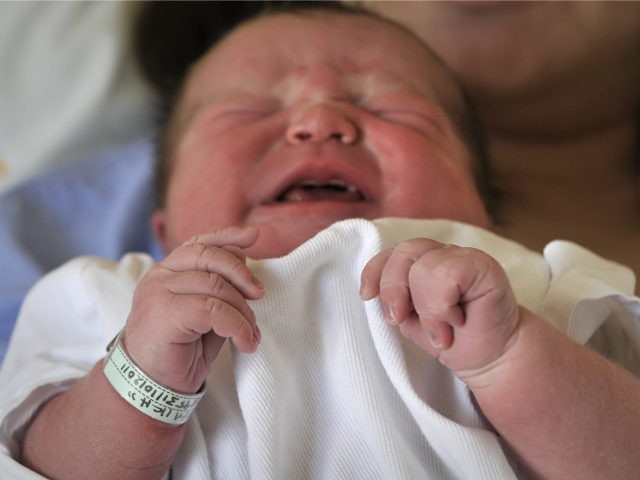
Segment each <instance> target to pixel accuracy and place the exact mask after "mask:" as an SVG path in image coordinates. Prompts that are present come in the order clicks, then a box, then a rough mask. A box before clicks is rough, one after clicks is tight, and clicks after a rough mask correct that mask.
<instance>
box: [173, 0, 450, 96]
mask: <svg viewBox="0 0 640 480" xmlns="http://www.w3.org/2000/svg"><path fill="white" fill-rule="evenodd" d="M322 66H326V67H329V68H330V69H331V70H332V71H334V72H337V73H338V74H339V75H341V76H342V77H344V79H345V80H348V79H352V80H354V81H356V80H357V79H360V81H361V82H364V84H366V82H370V81H383V80H384V81H387V82H388V83H393V81H396V82H402V83H403V84H404V85H405V86H409V87H410V88H412V89H414V90H415V91H416V92H418V93H420V94H423V95H424V96H426V97H430V98H433V99H434V100H438V101H442V100H444V101H445V102H448V101H453V102H455V103H456V104H457V103H458V97H459V91H458V89H457V87H456V86H454V85H455V84H454V82H453V81H452V78H451V76H450V74H449V73H448V71H447V70H446V69H445V67H444V66H443V65H442V63H441V61H440V60H439V59H438V58H437V57H435V55H434V54H433V53H432V52H431V51H430V50H429V49H428V48H426V47H425V46H424V45H423V44H422V43H420V41H419V40H417V38H416V37H414V36H413V35H412V34H411V33H409V32H407V31H405V30H403V29H402V28H401V27H399V26H396V25H395V24H392V23H388V22H387V21H384V20H381V19H378V18H376V17H370V16H368V15H365V14H359V13H337V12H327V11H315V10H313V11H305V12H299V13H273V14H268V15H266V16H263V17H260V18H257V19H254V20H251V21H249V22H247V23H245V24H243V25H241V26H240V27H238V28H237V29H236V30H234V31H232V32H231V33H230V34H229V35H228V36H227V37H225V38H224V39H223V40H222V41H221V42H219V43H218V44H216V45H215V46H213V47H212V48H211V49H210V50H209V51H208V52H207V53H206V54H205V55H204V56H203V58H202V59H201V60H200V61H198V62H197V64H196V65H195V66H194V68H192V70H191V71H190V73H189V76H188V81H187V88H186V89H185V90H184V96H183V99H182V100H183V101H186V102H187V103H190V101H196V102H197V101H198V96H200V95H212V94H213V95H215V94H216V92H220V94H223V92H225V91H228V90H230V89H248V90H250V91H252V90H258V92H259V91H260V90H261V89H265V90H269V89H273V88H274V87H276V86H277V85H279V82H282V81H284V80H286V79H287V78H291V76H292V75H293V76H295V75H296V74H298V75H300V76H302V75H304V73H305V72H306V71H308V70H309V69H314V68H315V69H318V68H319V69H320V70H322V68H321V67H322ZM351 87H352V88H355V89H357V88H364V85H351ZM351 93H355V94H357V93H358V92H351Z"/></svg>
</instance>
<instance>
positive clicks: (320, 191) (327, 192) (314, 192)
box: [284, 185, 361, 202]
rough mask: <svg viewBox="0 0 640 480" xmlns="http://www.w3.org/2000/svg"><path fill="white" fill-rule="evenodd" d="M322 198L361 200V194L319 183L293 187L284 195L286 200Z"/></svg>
mask: <svg viewBox="0 0 640 480" xmlns="http://www.w3.org/2000/svg"><path fill="white" fill-rule="evenodd" d="M323 200H333V201H336V202H357V201H359V200H361V195H360V194H359V193H358V192H356V191H352V190H351V189H346V188H343V187H338V186H331V185H323V186H320V185H319V186H300V187H294V188H292V189H291V190H289V191H288V192H287V193H286V195H285V196H284V201H287V202H319V201H323Z"/></svg>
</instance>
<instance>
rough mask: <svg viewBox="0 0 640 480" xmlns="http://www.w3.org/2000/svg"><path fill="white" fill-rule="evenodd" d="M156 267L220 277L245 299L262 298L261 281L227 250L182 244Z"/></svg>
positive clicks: (200, 244)
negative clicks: (193, 271) (199, 272)
mask: <svg viewBox="0 0 640 480" xmlns="http://www.w3.org/2000/svg"><path fill="white" fill-rule="evenodd" d="M159 265H161V266H162V267H164V268H167V269H169V270H172V271H175V272H184V271H190V270H196V271H203V272H209V273H214V274H217V275H220V276H222V277H224V278H225V279H226V280H227V281H228V282H229V283H230V284H231V285H233V286H234V287H235V288H237V289H238V290H239V291H240V292H241V293H242V294H243V295H244V296H245V297H246V298H251V299H258V298H260V297H262V295H263V294H264V287H263V286H262V283H261V282H260V280H258V279H257V278H256V277H255V276H254V275H253V272H252V271H251V269H250V268H249V267H248V266H247V264H246V263H245V262H244V260H243V259H241V258H238V255H237V254H236V253H234V252H232V251H230V250H229V249H228V248H224V247H219V246H214V245H206V244H204V243H193V244H185V245H181V246H180V247H178V248H176V249H175V250H174V251H173V252H171V254H170V255H169V256H167V258H166V259H164V260H163V261H162V262H160V264H159Z"/></svg>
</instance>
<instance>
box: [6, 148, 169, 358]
mask: <svg viewBox="0 0 640 480" xmlns="http://www.w3.org/2000/svg"><path fill="white" fill-rule="evenodd" d="M152 157H153V152H152V145H151V142H150V141H147V140H142V141H139V142H136V143H132V144H129V145H124V146H119V147H114V148H110V149H106V150H103V151H100V152H96V153H95V154H93V155H91V156H88V157H87V158H84V159H82V160H81V161H78V162H74V165H75V166H74V167H73V168H67V169H65V170H59V171H57V172H53V173H49V174H47V175H44V176H41V177H38V178H35V179H32V180H30V181H29V182H27V183H24V184H22V185H20V186H18V187H16V188H14V189H12V190H10V191H8V192H7V193H5V194H4V195H2V196H0V363H1V362H2V359H3V358H4V355H5V352H6V348H7V345H8V342H9V338H10V335H11V331H12V329H13V326H14V324H15V321H16V317H17V315H18V311H19V309H20V305H21V303H22V300H23V298H24V296H25V295H26V293H27V291H28V290H29V288H30V287H31V286H32V285H33V283H34V282H35V281H36V280H37V279H38V278H39V277H40V276H42V275H43V274H44V273H46V272H48V271H49V270H51V269H53V268H55V267H57V266H59V265H60V264H62V263H64V262H66V261H67V260H69V259H71V258H73V257H77V256H79V255H100V256H102V257H105V258H110V259H117V258H118V257H120V256H121V255H122V254H123V253H125V252H131V251H142V252H147V253H150V254H152V255H153V256H154V257H156V258H160V257H161V256H162V252H161V249H160V247H159V245H158V244H157V242H156V241H155V239H154V237H153V234H152V232H151V226H150V213H151V209H152V193H151V191H152V189H151V183H152V182H151V177H152V162H153V158H152Z"/></svg>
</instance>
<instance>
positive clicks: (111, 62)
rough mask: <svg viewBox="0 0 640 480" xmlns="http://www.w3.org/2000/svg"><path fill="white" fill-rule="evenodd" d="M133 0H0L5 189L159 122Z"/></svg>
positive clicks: (0, 167) (0, 138)
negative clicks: (140, 52)
mask: <svg viewBox="0 0 640 480" xmlns="http://www.w3.org/2000/svg"><path fill="white" fill-rule="evenodd" d="M139 6H140V4H139V3H134V2H34V1H24V2H0V192H2V191H4V190H6V189H7V188H8V187H10V186H12V185H14V184H16V183H17V182H19V181H21V180H23V179H25V178H27V177H30V176H33V175H35V174H37V173H41V172H44V171H46V170H50V169H52V168H55V167H59V166H63V165H68V164H69V163H70V162H73V161H74V159H76V158H78V157H80V156H82V155H83V154H85V153H86V152H88V151H92V150H95V149H97V148H102V147H105V146H109V145H113V144H118V143H125V142H128V141H131V140H133V139H137V138H140V137H142V136H149V135H150V134H151V132H152V116H151V109H152V105H153V94H152V93H151V88H150V87H149V86H148V85H146V84H145V82H144V80H143V79H142V76H141V74H140V72H139V70H138V67H137V65H136V63H135V59H134V57H133V52H132V49H131V30H132V24H133V23H132V22H133V20H134V17H135V14H136V12H137V10H138V8H139Z"/></svg>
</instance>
